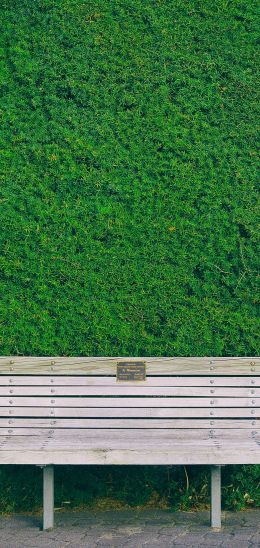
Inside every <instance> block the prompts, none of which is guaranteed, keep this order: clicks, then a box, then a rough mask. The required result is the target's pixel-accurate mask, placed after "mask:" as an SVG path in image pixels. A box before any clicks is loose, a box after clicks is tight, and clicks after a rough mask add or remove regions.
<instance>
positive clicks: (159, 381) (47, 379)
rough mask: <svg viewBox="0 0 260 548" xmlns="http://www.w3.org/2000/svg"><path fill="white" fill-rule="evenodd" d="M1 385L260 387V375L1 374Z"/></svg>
mask: <svg viewBox="0 0 260 548" xmlns="http://www.w3.org/2000/svg"><path fill="white" fill-rule="evenodd" d="M1 386H10V387H11V386H105V387H107V388H108V387H109V386H112V387H115V386H128V387H130V386H131V387H137V386H138V387H140V386H145V387H148V386H149V387H150V386H209V387H211V388H212V386H225V387H229V386H230V387H236V386H237V387H251V388H253V387H260V376H259V377H254V376H249V377H246V376H242V377H226V376H225V377H220V376H218V377H214V376H209V377H206V376H203V377H188V376H186V377H182V376H178V377H167V376H163V377H147V378H146V380H145V381H136V382H132V381H128V382H119V381H117V379H116V377H95V376H92V377H87V376H85V377H82V376H75V377H73V376H68V375H67V376H65V375H63V376H58V375H56V376H49V375H45V376H44V375H32V376H28V375H16V376H11V375H0V387H1Z"/></svg>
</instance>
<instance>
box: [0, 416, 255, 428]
mask: <svg viewBox="0 0 260 548" xmlns="http://www.w3.org/2000/svg"><path fill="white" fill-rule="evenodd" d="M213 427H214V428H232V429H233V428H249V429H251V430H252V427H254V428H260V420H259V419H252V418H251V419H212V418H211V419H191V418H188V419H170V418H169V419H165V418H160V419H147V418H146V419H144V418H136V419H129V418H125V419H116V418H110V419H104V418H103V419H101V418H95V419H79V418H73V419H71V418H55V419H54V418H26V419H19V418H18V419H10V418H0V428H8V429H10V428H11V429H13V428H50V429H55V428H84V429H87V428H138V429H140V428H141V429H143V428H144V429H146V428H153V429H161V428H166V429H170V428H208V429H209V428H213Z"/></svg>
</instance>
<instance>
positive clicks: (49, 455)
mask: <svg viewBox="0 0 260 548" xmlns="http://www.w3.org/2000/svg"><path fill="white" fill-rule="evenodd" d="M144 463H145V464H147V465H160V464H161V465H162V464H164V465H166V464H167V465H171V464H172V465H173V464H176V465H177V464H181V465H189V464H204V465H211V464H222V465H224V464H259V463H260V458H259V452H258V453H257V452H256V451H255V446H254V444H253V442H252V443H251V444H250V445H248V446H246V447H245V448H243V451H239V450H238V449H237V448H235V449H233V448H226V447H220V448H219V447H216V446H215V445H214V443H212V445H211V446H207V449H206V450H205V447H204V446H198V445H194V447H193V448H192V450H191V448H190V447H186V446H185V445H184V446H183V445H180V446H177V445H175V446H174V449H166V450H164V449H162V450H158V446H156V447H154V448H153V450H152V451H151V449H150V448H149V449H144V448H143V449H140V448H139V449H138V450H136V451H132V450H131V449H127V450H117V449H114V450H104V451H102V450H100V451H97V450H95V449H94V450H91V449H89V450H87V451H86V450H85V449H82V448H78V447H76V448H74V449H65V448H62V449H51V450H49V449H48V445H46V447H45V448H44V449H38V448H37V447H34V449H28V447H27V445H26V438H25V439H24V441H23V444H20V445H19V450H17V448H16V449H15V450H2V451H0V464H38V465H47V464H57V465H58V464H60V465H71V464H84V465H88V464H100V465H104V464H112V465H123V464H124V465H126V464H128V465H143V464H144Z"/></svg>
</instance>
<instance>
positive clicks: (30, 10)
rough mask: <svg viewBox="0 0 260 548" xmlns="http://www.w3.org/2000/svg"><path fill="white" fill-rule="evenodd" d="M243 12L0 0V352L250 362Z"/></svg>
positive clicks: (248, 18)
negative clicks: (237, 357)
mask: <svg viewBox="0 0 260 548" xmlns="http://www.w3.org/2000/svg"><path fill="white" fill-rule="evenodd" d="M257 4H258V3H257V1H256V0H237V1H234V2H232V1H229V0H214V1H213V0H110V1H108V0H95V1H94V0H2V2H1V8H0V9H1V27H2V32H1V36H0V57H1V58H0V63H1V65H0V66H1V69H0V70H1V75H0V78H1V106H0V109H1V110H0V115H1V135H0V139H1V144H0V147H1V149H0V155H1V156H0V162H1V183H0V208H1V231H0V246H1V255H0V268H1V272H0V292H1V305H0V322H1V323H0V325H1V331H0V353H1V354H21V355H22V354H25V355H26V354H31V355H59V354H60V355H61V354H63V355H136V356H140V355H143V356H145V355H180V356H185V355H194V356H200V355H250V354H251V355H255V354H257V352H258V348H257V317H256V306H257V286H256V280H257V278H256V270H257V258H256V248H257V246H256V238H257V224H256V217H257V194H256V169H257V166H256V152H255V139H256V116H257V92H256V89H257V69H258V65H257V38H258V28H257ZM238 470H240V469H238ZM254 470H255V471H254ZM111 473H112V472H111ZM120 473H121V472H120ZM256 473H257V469H252V472H251V474H252V476H250V477H252V478H254V474H256ZM258 473H259V472H258ZM103 474H104V476H102V477H104V482H103V483H102V480H101V479H100V484H101V485H104V484H105V478H106V477H107V476H106V474H108V472H107V471H106V472H103ZM117 474H119V471H118V472H117ZM147 474H148V472H147ZM149 474H150V472H149ZM154 474H155V475H154V476H152V475H149V478H151V479H150V480H149V481H148V484H149V482H150V483H151V482H153V481H155V482H156V481H157V479H158V475H156V473H155V472H154ZM238 474H240V472H238ZM248 474H249V472H248ZM249 475H250V474H249ZM163 477H164V478H165V476H163ZM236 477H237V481H238V480H239V477H238V476H236ZM248 477H249V476H248ZM75 478H76V476H75ZM75 478H74V479H75ZM152 478H154V479H152ZM156 478H157V479H156ZM2 481H4V480H3V471H2ZM5 481H8V479H7V477H6V480H5ZM75 481H76V480H75ZM124 481H125V482H127V480H124ZM124 481H123V480H122V482H123V483H124ZM140 481H141V480H140ZM158 481H159V480H158ZM158 481H157V484H156V485H157V486H158V487H157V490H158V492H160V485H161V484H160V482H159V483H158ZM163 481H164V480H163ZM201 481H202V479H201ZM241 481H242V480H241ZM248 481H249V480H248ZM252 481H253V480H252ZM122 482H121V483H120V485H123V483H122ZM130 484H131V482H130ZM202 484H203V481H202ZM202 484H201V485H202ZM124 485H126V483H124ZM130 487H131V485H130V486H129V489H130ZM93 488H94V487H93ZM142 489H143V490H144V491H145V484H144V483H142ZM142 489H139V491H142ZM168 489H170V487H169V486H168ZM130 490H131V489H130ZM146 493H147V496H148V491H147V492H146ZM241 493H242V491H241ZM241 493H240V494H241ZM127 496H128V495H127ZM129 496H130V495H129ZM144 496H146V495H145V494H144ZM241 496H243V495H242V494H241ZM252 498H254V497H253V496H252ZM176 500H177V499H176ZM172 503H173V501H172ZM8 504H9V502H8Z"/></svg>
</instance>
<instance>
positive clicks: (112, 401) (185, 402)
mask: <svg viewBox="0 0 260 548" xmlns="http://www.w3.org/2000/svg"><path fill="white" fill-rule="evenodd" d="M9 404H10V405H12V407H15V406H16V405H17V406H19V407H20V406H29V407H30V406H32V407H36V406H40V407H45V406H46V407H212V406H214V407H260V398H255V397H254V396H251V397H250V398H249V397H247V398H239V397H238V398H233V397H232V398H228V397H227V398H221V397H218V398H216V397H215V396H214V395H212V397H211V398H207V397H204V398H202V397H201V398H199V397H198V398H197V397H190V398H188V397H187V398H185V397H177V398H175V397H162V398H159V397H158V398H150V397H146V398H141V397H140V398H135V397H132V398H129V397H122V398H114V397H107V398H106V397H100V398H96V397H94V396H93V397H85V398H83V397H81V396H78V397H77V398H73V397H55V394H54V395H53V397H52V398H49V397H47V396H46V397H41V396H38V397H23V396H13V395H10V396H9V397H5V396H3V397H1V396H0V406H6V405H9Z"/></svg>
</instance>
